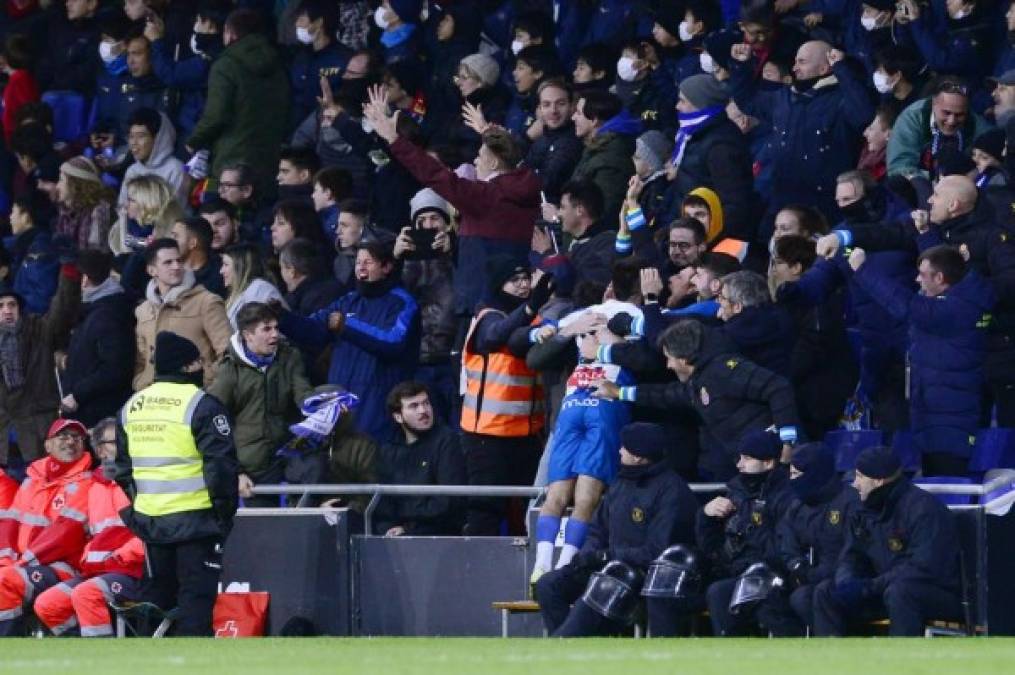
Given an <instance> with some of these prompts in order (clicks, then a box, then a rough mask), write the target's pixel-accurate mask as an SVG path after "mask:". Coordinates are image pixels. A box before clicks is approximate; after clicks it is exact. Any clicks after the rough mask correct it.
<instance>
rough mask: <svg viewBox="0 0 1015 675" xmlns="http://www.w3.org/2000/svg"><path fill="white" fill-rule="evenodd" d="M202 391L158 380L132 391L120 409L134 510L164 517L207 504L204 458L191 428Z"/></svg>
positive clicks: (208, 500) (209, 500)
mask: <svg viewBox="0 0 1015 675" xmlns="http://www.w3.org/2000/svg"><path fill="white" fill-rule="evenodd" d="M204 395H205V394H204V392H203V391H201V390H200V389H198V388H197V387H195V386H194V385H192V384H177V383H175V382H156V383H155V384H153V385H151V386H150V387H147V388H145V389H143V390H141V391H139V392H138V393H136V394H134V396H132V397H131V398H130V400H129V401H127V404H126V405H124V406H123V410H121V411H120V419H121V423H122V424H123V428H124V430H125V431H126V433H127V451H128V454H129V455H130V461H131V464H132V465H133V467H134V469H133V471H134V485H135V488H136V490H137V494H136V496H135V498H134V510H135V511H137V512H138V513H143V514H145V515H146V516H166V515H169V514H171V513H180V512H183V511H198V510H201V509H210V508H211V497H210V496H209V495H208V486H207V485H206V484H205V482H204V460H203V459H202V457H201V453H200V452H198V449H197V444H196V443H195V442H194V434H193V433H192V432H191V430H190V424H191V420H192V419H193V417H194V410H195V409H196V408H197V404H198V403H200V401H201V399H202V398H204Z"/></svg>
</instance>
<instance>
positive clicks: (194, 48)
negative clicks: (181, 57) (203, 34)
mask: <svg viewBox="0 0 1015 675" xmlns="http://www.w3.org/2000/svg"><path fill="white" fill-rule="evenodd" d="M190 51H192V52H194V53H195V54H201V53H202V52H201V50H200V49H198V48H197V35H195V34H193V33H191V35H190Z"/></svg>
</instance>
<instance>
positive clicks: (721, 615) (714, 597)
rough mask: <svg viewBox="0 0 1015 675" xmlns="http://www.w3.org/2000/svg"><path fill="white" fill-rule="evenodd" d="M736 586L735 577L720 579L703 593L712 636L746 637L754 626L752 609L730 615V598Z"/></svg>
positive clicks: (744, 609)
mask: <svg viewBox="0 0 1015 675" xmlns="http://www.w3.org/2000/svg"><path fill="white" fill-rule="evenodd" d="M736 585H737V578H736V577H732V578H730V579H720V580H719V581H713V582H712V583H711V584H709V585H708V590H707V591H706V592H705V604H706V605H707V606H708V616H709V619H710V620H711V621H712V635H714V636H716V637H720V636H723V637H725V636H731V635H748V634H750V631H751V628H752V627H753V626H754V611H753V608H742V609H741V610H740V613H739V614H732V613H730V598H731V597H733V588H734V587H735V586H736Z"/></svg>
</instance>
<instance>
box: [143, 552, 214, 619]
mask: <svg viewBox="0 0 1015 675" xmlns="http://www.w3.org/2000/svg"><path fill="white" fill-rule="evenodd" d="M145 553H146V558H145V597H146V598H149V599H150V600H151V601H152V602H154V603H155V604H156V605H158V606H159V607H161V608H162V609H165V610H168V609H171V608H173V607H176V608H178V610H179V616H178V618H177V620H176V624H175V626H174V629H173V631H172V634H173V635H176V636H180V637H185V636H188V637H190V636H192V637H208V636H211V634H212V630H211V613H212V609H213V608H214V607H215V597H216V595H217V594H218V582H219V575H220V574H221V572H222V542H221V540H219V539H218V538H206V539H194V540H191V541H181V542H175V543H172V544H151V543H147V542H146V543H145Z"/></svg>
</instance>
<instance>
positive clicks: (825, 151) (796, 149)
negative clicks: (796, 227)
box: [730, 40, 874, 240]
mask: <svg viewBox="0 0 1015 675" xmlns="http://www.w3.org/2000/svg"><path fill="white" fill-rule="evenodd" d="M730 56H731V60H730V73H731V77H730V89H731V91H732V93H733V100H734V101H735V102H736V105H737V107H738V108H740V110H741V111H742V112H743V113H745V114H747V115H751V116H753V117H757V118H758V119H760V120H763V121H765V122H768V123H769V124H771V125H772V136H771V139H772V142H771V143H770V145H769V147H770V148H771V149H772V150H773V157H772V161H773V175H774V176H775V180H774V181H773V183H772V195H771V199H770V201H769V210H768V212H767V213H766V214H765V217H764V220H763V221H762V226H761V227H762V229H761V235H762V236H763V237H764V238H765V239H766V240H767V239H768V236H767V235H768V234H770V233H771V229H770V228H771V227H772V223H773V222H774V220H775V214H776V213H777V212H778V211H779V210H780V209H782V207H783V206H785V205H787V204H790V203H799V204H806V205H808V206H813V207H816V208H818V209H819V210H820V211H821V212H822V213H823V214H824V215H825V217H826V218H827V219H828V220H829V221H832V222H834V221H835V220H837V219H838V216H839V212H838V207H837V205H836V203H835V179H836V177H837V176H838V175H839V174H841V173H843V172H844V171H848V170H849V169H852V168H854V167H855V166H856V160H857V154H858V146H857V143H856V139H857V138H859V137H860V136H861V135H862V132H863V130H864V128H866V126H867V124H869V123H870V121H871V119H873V117H874V104H873V102H872V101H871V97H870V95H869V93H868V92H867V89H866V84H865V83H864V82H863V81H861V80H860V79H858V78H857V77H856V75H855V74H854V73H853V69H852V68H850V67H848V66H847V64H846V63H845V62H844V54H843V53H842V52H841V51H840V50H838V49H833V48H832V47H831V46H830V45H829V44H828V43H827V42H822V41H820V40H813V41H811V42H805V43H804V44H802V45H801V46H800V48H799V49H798V50H797V54H796V59H795V61H794V63H793V82H792V84H791V85H786V86H784V87H774V88H771V87H768V86H767V85H766V87H765V88H761V87H759V86H758V84H757V80H756V78H755V77H754V74H755V73H756V72H757V70H758V69H759V66H758V63H757V61H756V57H755V56H754V55H753V54H752V52H751V49H750V47H749V46H748V45H746V44H736V45H733V46H732V47H731V49H730Z"/></svg>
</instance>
